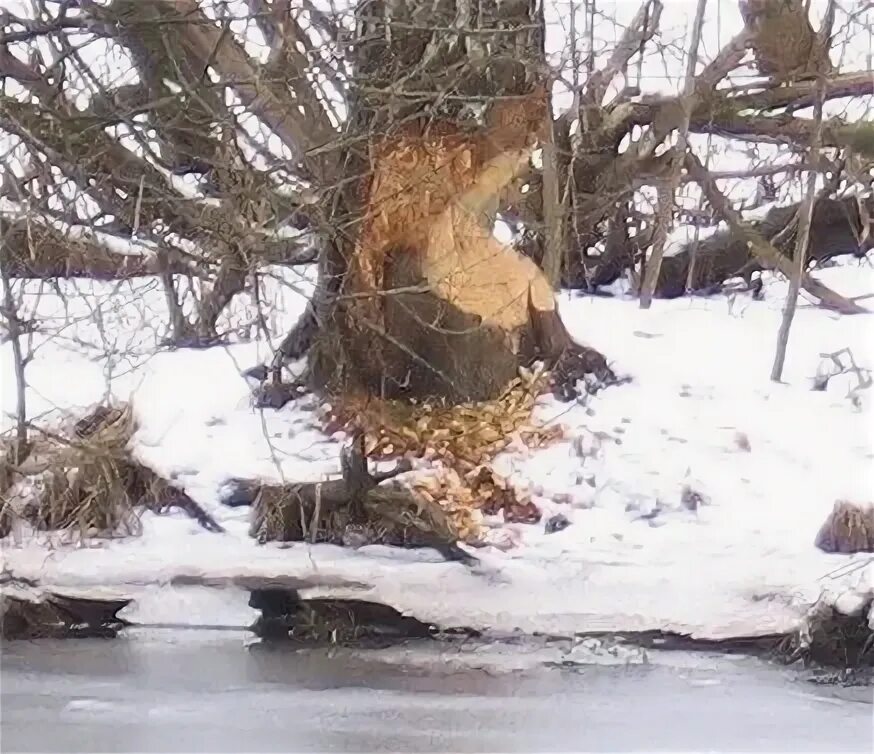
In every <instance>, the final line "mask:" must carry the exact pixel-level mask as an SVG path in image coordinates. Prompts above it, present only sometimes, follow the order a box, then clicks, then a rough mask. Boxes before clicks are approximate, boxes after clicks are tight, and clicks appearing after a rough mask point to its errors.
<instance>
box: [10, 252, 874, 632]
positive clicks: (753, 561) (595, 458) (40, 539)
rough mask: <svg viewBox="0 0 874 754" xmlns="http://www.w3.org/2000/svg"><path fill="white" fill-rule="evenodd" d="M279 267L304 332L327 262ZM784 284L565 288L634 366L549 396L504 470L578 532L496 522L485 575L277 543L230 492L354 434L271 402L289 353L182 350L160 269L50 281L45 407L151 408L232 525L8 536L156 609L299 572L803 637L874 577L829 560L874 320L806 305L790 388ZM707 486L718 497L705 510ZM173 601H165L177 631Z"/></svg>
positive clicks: (37, 356)
mask: <svg viewBox="0 0 874 754" xmlns="http://www.w3.org/2000/svg"><path fill="white" fill-rule="evenodd" d="M872 269H874V268H872V267H871V265H870V260H866V261H865V262H864V263H863V264H861V265H860V264H859V263H858V262H856V261H853V262H848V263H846V264H844V265H842V266H835V267H829V268H826V269H824V270H822V271H820V273H819V274H820V275H821V276H822V279H823V281H824V282H825V283H826V284H828V285H831V286H833V287H834V288H836V289H837V290H839V291H840V292H841V293H843V294H844V295H850V296H852V295H861V294H864V293H867V292H870V291H871V290H872V288H874V272H872ZM273 272H274V274H273V275H272V276H271V277H268V278H266V279H265V286H264V287H265V291H264V294H263V298H264V300H265V301H266V302H267V305H268V310H267V312H266V316H267V319H268V322H269V326H270V330H271V332H273V333H282V332H283V328H285V327H287V326H288V325H289V324H290V323H291V322H292V321H294V319H296V318H297V317H298V316H299V315H300V313H301V312H302V310H303V307H304V305H305V302H306V296H307V295H308V294H309V293H310V291H311V290H312V281H313V270H311V269H309V270H307V272H306V273H305V274H304V275H301V274H300V273H299V272H296V271H294V270H292V271H282V270H274V271H273ZM765 280H766V285H765V298H764V300H763V301H753V300H752V299H750V298H749V297H747V296H745V295H737V296H733V297H725V296H716V297H713V298H706V299H705V298H683V299H677V300H673V301H656V302H655V303H654V305H653V308H652V309H651V310H649V311H642V310H640V309H639V308H638V305H637V302H636V301H635V300H633V299H631V298H624V297H617V298H613V299H606V298H601V297H581V296H576V295H574V294H571V293H563V294H562V295H561V296H560V298H559V305H560V311H561V314H562V317H563V319H564V320H565V322H566V323H567V325H568V327H569V329H570V330H571V332H572V334H573V335H574V336H575V337H577V338H579V339H580V340H581V341H583V342H587V343H590V344H591V345H593V346H595V347H596V348H599V349H600V350H601V351H602V352H603V353H605V354H607V355H608V357H609V358H611V359H613V360H615V368H616V369H617V370H618V371H619V372H621V373H625V374H628V375H630V376H631V377H632V378H633V379H632V381H631V382H630V383H628V384H625V385H622V386H617V387H611V388H609V389H607V390H604V391H603V392H601V393H600V394H599V395H598V396H596V397H595V398H590V399H589V400H588V401H586V402H585V405H582V404H570V405H568V404H558V403H556V402H555V401H554V400H553V399H551V398H544V399H542V400H541V401H540V404H539V405H538V408H537V414H538V417H539V418H541V419H543V420H550V421H553V420H554V421H559V422H561V423H563V424H565V425H566V426H568V427H569V428H570V430H571V431H570V433H569V437H568V439H567V440H566V441H563V442H561V443H559V444H557V445H554V446H552V447H549V448H546V449H540V450H537V451H533V452H531V453H529V454H528V455H527V457H526V456H523V455H509V454H507V455H504V456H502V457H499V458H498V459H497V460H496V467H497V469H498V470H499V471H501V472H503V473H506V474H507V475H509V477H510V479H511V481H512V482H513V483H514V484H516V485H518V486H527V487H528V488H529V490H530V491H531V492H532V494H533V496H534V500H535V501H536V502H537V503H538V504H539V505H540V506H541V507H542V508H543V510H544V514H545V515H544V521H545V520H546V519H547V518H548V517H549V516H550V515H551V514H552V513H557V512H561V513H563V514H564V515H565V516H566V517H567V518H568V519H569V520H570V521H571V526H569V527H568V528H567V529H565V530H563V531H560V532H557V533H553V534H548V535H547V534H545V533H544V531H543V524H541V525H537V526H530V525H521V524H507V525H504V526H502V527H501V528H500V529H499V530H496V531H495V532H493V533H492V534H493V535H494V537H495V539H496V540H498V539H500V538H501V537H505V538H506V537H508V538H510V539H511V540H512V541H515V542H516V545H515V546H514V547H511V548H510V549H508V550H507V551H501V550H499V549H497V548H494V547H490V548H487V549H485V550H478V551H477V552H476V554H477V555H478V556H480V557H481V559H482V564H481V565H480V566H477V567H475V568H473V569H467V568H465V567H464V566H462V565H460V564H458V563H446V562H443V561H442V560H441V559H440V558H439V556H437V555H436V553H433V552H431V551H428V550H422V551H399V550H393V549H389V548H385V547H378V546H372V547H365V548H362V549H360V550H357V551H353V550H344V549H342V548H339V547H334V546H330V545H315V546H310V545H307V544H295V545H293V546H280V545H275V544H272V545H257V544H255V543H254V542H253V541H252V540H251V539H250V538H249V537H248V536H247V528H248V521H247V515H248V513H247V511H246V510H245V509H229V508H226V507H224V506H222V505H221V504H220V503H219V494H220V490H221V488H222V485H224V484H225V483H226V482H227V481H228V480H229V479H230V478H232V477H243V478H263V479H268V480H271V481H281V480H294V481H305V480H312V481H316V480H319V479H324V478H327V477H328V476H329V475H331V474H336V472H337V471H338V453H339V449H340V447H341V446H340V439H341V438H333V439H332V438H329V437H327V436H325V435H324V434H322V433H321V432H320V430H319V429H318V427H317V426H316V424H315V417H314V408H315V402H314V400H313V399H312V398H308V399H303V400H301V401H299V402H298V403H297V404H295V405H292V406H287V407H286V408H284V409H282V410H281V411H265V412H261V411H258V410H255V409H253V408H252V407H251V403H250V399H249V386H248V385H247V382H246V380H245V378H244V377H243V376H242V375H241V372H242V371H243V370H245V369H246V368H248V367H250V366H252V365H254V364H255V363H259V362H261V361H263V360H264V359H265V357H266V355H267V354H268V353H269V352H270V344H267V343H265V342H263V341H257V340H254V341H250V342H246V341H245V340H243V339H241V338H235V339H234V342H232V343H231V344H230V345H227V346H221V347H214V348H210V349H204V350H190V349H179V350H175V351H161V350H160V349H159V348H158V345H157V344H158V343H159V341H160V339H161V338H162V337H163V336H164V334H165V333H164V332H163V331H162V329H161V327H160V326H157V325H155V323H159V322H165V321H166V314H165V312H164V311H163V309H162V301H163V298H162V293H161V290H160V287H159V285H158V284H157V283H156V281H154V280H150V279H141V280H138V281H128V282H125V283H121V284H119V283H115V284H109V283H98V282H92V281H78V282H74V281H61V282H60V285H61V289H60V290H61V292H62V293H63V294H64V297H63V298H61V297H59V296H58V295H57V293H56V292H54V291H53V290H52V289H51V287H50V286H47V285H46V284H45V283H41V282H38V281H28V282H27V284H26V292H27V295H26V296H25V298H24V301H25V303H24V311H23V312H22V314H23V315H25V316H26V317H33V316H35V317H36V319H37V320H38V321H39V322H40V323H41V325H42V327H43V330H44V332H42V333H37V334H35V335H32V336H30V338H31V340H30V341H29V343H30V347H32V350H33V360H32V361H31V362H30V363H29V364H28V366H27V381H28V384H29V389H28V391H27V398H28V410H29V416H31V417H33V418H34V419H37V418H39V419H41V420H42V421H48V420H50V419H54V418H57V417H58V416H59V415H61V414H63V412H64V411H70V410H72V411H77V410H78V411H81V410H83V409H84V408H87V407H88V406H89V405H90V404H92V403H93V402H96V401H99V400H102V399H103V397H104V396H105V395H106V394H111V395H113V396H115V397H117V398H120V399H128V398H129V399H131V400H132V402H133V406H134V410H135V413H136V416H137V419H138V421H139V423H140V429H139V431H138V433H137V435H136V436H135V448H134V449H135V452H136V454H137V456H138V457H139V458H140V459H141V460H142V461H143V462H145V463H147V464H148V465H150V466H152V467H153V468H154V469H155V470H156V471H158V472H160V473H161V474H164V475H166V476H168V477H172V478H175V479H177V480H178V481H179V482H180V483H181V484H182V485H183V486H184V487H185V489H186V491H187V492H188V493H189V494H190V495H191V496H192V497H193V498H194V499H195V500H197V501H198V502H199V503H201V504H202V505H203V506H204V507H205V508H206V509H207V510H209V511H210V512H211V513H212V514H213V515H214V516H215V517H216V518H217V519H218V520H220V521H221V522H222V523H223V525H224V526H225V527H226V529H227V533H225V534H211V533H208V532H206V531H204V530H202V529H200V528H199V526H198V525H197V524H196V523H195V522H193V521H191V520H190V519H188V518H186V517H185V516H184V514H181V513H174V514H170V515H165V516H155V515H153V514H150V513H146V514H144V515H143V534H142V536H140V537H138V538H130V539H127V540H112V541H109V540H98V541H92V542H88V543H86V544H82V543H78V544H73V543H64V542H61V541H59V539H58V537H57V536H54V537H52V539H51V541H48V540H47V538H46V535H39V536H34V535H22V534H21V533H20V532H18V533H16V535H15V536H12V537H11V538H10V539H9V540H7V541H6V542H5V543H4V548H3V552H2V556H3V559H4V561H5V565H6V566H7V567H9V568H10V569H12V571H13V572H14V573H16V574H17V575H20V576H24V577H29V578H35V579H38V580H39V581H40V582H41V583H42V584H43V585H45V586H47V587H53V588H66V589H92V590H93V589H96V588H98V587H99V588H103V589H106V588H115V589H117V590H120V591H122V592H125V593H127V594H138V595H142V596H143V598H144V599H145V598H146V596H147V595H151V596H150V597H149V598H148V599H147V600H146V602H147V604H149V605H152V606H155V605H159V604H161V603H162V600H161V599H160V598H157V597H156V596H155V595H156V594H160V593H161V592H158V591H156V590H157V589H158V587H161V586H163V588H169V587H170V586H172V585H177V586H178V585H179V584H187V583H192V582H194V583H197V582H206V583H208V584H211V585H215V586H218V585H225V586H228V587H234V588H235V589H239V588H240V586H241V584H244V583H248V584H251V583H252V581H251V580H252V579H258V578H276V577H286V578H288V579H291V582H292V583H294V584H296V585H298V586H307V587H311V588H312V589H311V591H310V592H308V593H310V594H313V595H316V594H319V595H324V594H332V595H336V596H347V597H349V596H352V597H356V598H360V599H370V600H376V601H380V602H384V603H387V604H390V605H393V606H394V607H396V608H398V609H400V610H402V611H404V612H406V613H409V614H413V615H415V616H416V617H418V618H420V619H423V620H431V621H434V622H436V623H439V624H441V625H447V626H448V625H467V626H475V627H479V628H486V627H488V628H492V629H494V630H506V631H510V630H514V629H517V628H518V629H524V630H528V631H544V632H551V633H561V634H569V633H572V632H574V631H594V630H604V631H610V630H649V629H662V630H675V631H684V632H689V633H693V634H695V635H700V636H708V637H724V636H733V635H741V634H755V633H761V632H770V631H782V630H788V629H790V628H792V627H794V626H796V625H797V624H798V621H799V620H800V619H801V617H802V616H803V615H804V613H805V611H806V610H807V609H808V608H809V606H810V605H811V604H812V603H814V602H815V601H816V600H817V598H818V597H820V596H821V595H825V596H826V598H827V599H830V600H831V601H832V602H833V603H835V604H837V605H838V606H839V607H840V608H841V609H847V610H857V609H859V607H860V606H861V605H862V603H863V601H864V597H865V595H867V594H868V593H869V592H871V591H872V587H874V566H872V565H869V564H868V562H867V558H866V557H865V556H855V557H848V556H836V555H826V554H824V553H821V552H820V551H818V550H817V549H816V548H815V547H814V546H813V539H814V537H815V535H816V532H817V530H818V528H819V526H820V525H821V523H822V522H823V521H824V520H825V518H826V516H827V515H828V513H829V511H830V510H831V508H832V505H833V504H834V501H835V500H836V499H838V498H846V499H849V500H856V501H859V502H863V501H866V500H869V499H870V494H871V489H872V464H871V458H872V447H874V443H872V435H871V431H872V430H871V427H872V426H874V425H872V424H871V421H870V416H869V413H870V408H869V405H870V397H869V396H868V395H867V393H869V392H870V391H866V390H858V389H857V387H856V380H855V378H854V377H853V376H852V375H838V376H836V377H834V378H833V379H832V380H831V381H830V383H829V386H828V389H827V390H826V391H821V392H820V391H812V390H811V385H812V380H813V378H814V377H815V376H816V374H817V372H818V371H820V372H821V371H822V362H823V357H822V354H829V353H832V352H835V351H838V350H840V349H842V348H850V349H851V351H852V353H853V355H854V357H855V359H856V362H857V363H858V364H859V365H860V366H862V367H865V368H871V366H872V363H874V358H872V356H874V354H872V345H874V337H872V335H874V318H872V317H869V316H865V315H863V316H856V317H841V316H839V315H837V314H834V313H831V312H828V311H825V310H822V309H818V308H816V307H814V306H812V305H810V304H807V303H802V306H801V308H800V309H799V311H798V313H797V315H796V321H795V325H794V329H793V335H792V338H791V341H790V345H789V353H788V359H787V364H786V370H785V373H784V383H783V384H774V383H772V382H770V380H769V372H770V365H771V360H772V358H773V349H774V344H775V339H776V333H777V328H778V325H779V319H780V307H781V305H782V301H783V296H784V293H785V287H786V286H785V284H784V283H782V282H780V281H778V280H777V279H775V278H773V277H766V278H765ZM188 305H190V302H189V304H188ZM95 313H99V316H95ZM253 319H254V317H253V305H252V302H251V301H250V300H249V298H248V296H246V295H242V296H240V297H238V300H236V301H235V302H234V303H233V304H232V306H231V307H230V310H229V312H228V313H227V314H226V316H225V323H226V325H228V326H230V325H231V324H233V325H234V329H235V331H237V330H242V331H243V332H244V333H249V332H251V330H250V329H248V328H245V327H240V323H241V322H249V321H251V320H253ZM0 378H2V406H3V413H4V416H3V422H4V424H5V425H6V426H7V427H8V426H10V424H11V421H12V419H11V415H12V412H13V411H14V407H15V400H16V398H15V394H16V391H15V387H14V385H15V383H14V376H13V369H12V357H11V347H10V345H9V344H8V343H5V344H3V346H2V348H0ZM853 396H856V397H857V398H858V400H855V401H854V400H851V398H853ZM684 490H686V494H685V498H686V499H687V500H690V499H693V498H694V499H695V500H697V501H698V505H697V506H687V505H685V504H684V502H683V499H684ZM247 579H248V580H249V581H246V580H247ZM240 599H242V597H240ZM169 604H170V605H173V604H184V603H178V601H177V602H175V603H174V602H173V601H172V600H171V601H170V603H169ZM241 609H243V606H242V605H238V606H236V607H235V608H234V609H233V610H229V609H227V607H226V605H225V603H223V602H222V601H221V600H217V601H216V602H215V604H212V605H211V607H209V608H208V609H207V610H206V611H205V612H206V613H207V615H206V616H200V618H199V619H203V620H206V621H209V620H212V621H214V622H218V623H226V622H228V620H227V618H228V615H229V614H231V615H238V614H239V613H240V610H241ZM180 610H182V607H180ZM168 611H171V609H170V608H169V607H168V606H167V605H166V604H165V605H164V606H163V608H161V609H159V610H158V612H159V613H160V614H161V615H162V616H163V617H162V619H163V620H166V619H167V618H166V614H167V612H168ZM146 613H147V614H149V613H150V611H149V610H146Z"/></svg>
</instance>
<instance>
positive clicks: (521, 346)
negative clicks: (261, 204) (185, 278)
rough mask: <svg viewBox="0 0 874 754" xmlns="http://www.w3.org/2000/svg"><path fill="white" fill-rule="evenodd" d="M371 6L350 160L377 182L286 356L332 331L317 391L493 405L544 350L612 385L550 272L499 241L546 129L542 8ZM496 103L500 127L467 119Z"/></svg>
mask: <svg viewBox="0 0 874 754" xmlns="http://www.w3.org/2000/svg"><path fill="white" fill-rule="evenodd" d="M358 15H359V29H358V33H359V44H358V45H357V47H356V54H355V58H354V61H353V62H354V66H355V76H354V87H355V88H354V90H353V96H352V116H351V119H350V128H349V129H348V131H347V134H346V143H347V144H349V145H350V146H349V147H348V150H347V153H346V156H345V161H344V165H345V171H346V173H347V175H350V176H358V175H360V176H362V178H361V180H360V182H359V185H358V187H357V191H356V189H355V188H353V189H348V188H347V189H344V190H342V191H341V192H340V193H338V195H336V196H335V197H334V208H335V210H334V214H333V217H332V218H331V226H332V231H333V232H332V243H331V245H330V249H329V251H328V254H327V256H326V259H325V260H323V269H322V275H321V278H322V280H321V281H320V287H321V292H322V294H327V295H322V296H320V298H321V299H322V300H321V301H317V302H316V304H315V305H314V306H313V307H312V309H311V310H310V312H309V315H308V317H307V319H306V320H305V321H304V323H302V325H301V328H300V329H298V330H297V332H296V333H292V335H291V337H290V338H288V339H286V343H285V344H284V345H285V346H286V348H284V349H282V350H284V351H285V356H291V357H294V356H296V355H300V353H301V351H302V350H303V347H304V346H305V345H306V338H305V337H304V338H300V339H299V340H297V341H295V340H294V338H299V336H301V334H302V333H303V332H304V328H305V327H307V326H309V327H311V328H314V327H315V326H316V325H318V326H319V333H318V336H317V338H316V342H315V345H314V347H313V348H312V350H311V356H310V367H311V375H312V378H313V381H314V384H315V385H316V386H317V387H320V388H327V389H328V390H329V391H331V392H335V391H336V392H348V391H353V392H358V391H363V392H365V393H366V394H369V395H375V396H380V397H384V398H395V397H407V398H435V397H436V398H443V399H447V400H449V401H452V402H459V401H465V400H484V399H488V398H492V397H495V396H496V395H498V394H500V392H501V391H502V390H503V389H504V388H505V387H506V386H507V384H508V383H509V382H510V381H511V380H512V379H514V378H515V377H516V376H517V374H518V368H519V366H520V365H522V364H525V363H530V361H531V360H533V359H534V358H538V357H541V358H547V359H551V360H557V359H559V357H561V356H564V358H565V359H566V360H568V359H570V360H571V361H573V362H574V363H575V364H577V366H579V365H581V364H585V365H586V368H588V366H595V367H596V368H597V371H598V373H599V376H600V377H601V378H604V379H610V378H612V373H611V372H610V370H609V368H608V367H607V364H606V362H605V361H604V359H603V357H601V356H600V354H597V353H595V352H591V351H589V350H588V349H583V348H581V347H580V346H578V345H576V344H574V343H573V342H572V341H571V339H570V337H569V336H568V334H567V331H566V330H565V329H564V326H563V325H562V323H561V320H560V319H559V317H558V313H557V310H556V307H555V300H554V297H553V292H552V289H551V287H550V285H549V283H548V282H547V280H546V278H545V276H544V275H543V273H542V272H541V270H540V269H539V268H538V267H537V266H536V265H535V264H534V263H533V262H532V261H531V260H530V259H528V258H526V257H524V256H523V255H522V254H520V253H518V252H517V251H516V250H514V249H512V248H509V247H504V246H503V245H501V244H500V243H498V242H497V241H496V240H495V239H494V238H493V236H492V227H493V221H494V217H495V210H496V208H497V206H498V204H499V202H500V200H501V197H502V196H503V195H505V193H506V191H507V189H508V188H509V187H510V186H511V184H512V183H513V182H514V181H515V180H517V179H518V178H519V176H520V175H521V174H523V173H524V172H526V171H527V169H528V167H529V158H530V156H531V153H532V151H533V149H534V147H535V144H536V141H537V140H538V139H539V138H540V137H541V135H542V134H543V133H544V132H545V128H546V125H547V120H546V118H547V114H546V113H547V108H546V104H547V95H546V89H545V87H544V86H543V77H542V75H541V74H540V71H542V70H543V66H542V64H541V52H540V50H541V49H542V46H541V44H540V39H541V36H540V35H541V34H542V29H541V27H540V26H539V25H538V24H537V22H536V21H535V19H536V14H535V11H534V8H533V4H532V6H531V7H529V6H528V5H527V4H524V3H520V4H518V5H517V6H513V7H512V8H511V7H508V6H507V4H505V3H504V4H501V5H500V6H498V5H496V4H491V3H483V4H481V5H480V6H479V7H478V9H476V10H473V9H471V8H470V7H468V6H467V5H465V4H463V3H462V2H457V3H453V2H451V1H449V0H447V1H446V2H443V3H442V4H440V5H439V6H438V8H437V10H436V12H435V10H434V7H433V6H432V5H428V6H427V8H426V7H425V6H424V5H422V4H419V3H409V4H408V3H404V2H400V1H399V0H380V1H379V2H364V3H362V4H361V5H360V6H359V8H358ZM456 29H457V30H458V31H455V30H456ZM514 29H515V31H513V30H514ZM432 30H433V31H432ZM489 30H494V34H491V33H489ZM468 32H469V33H468ZM484 103H487V104H486V113H485V121H486V123H485V125H481V124H479V123H477V122H476V121H475V120H474V118H473V117H471V116H470V115H468V117H467V118H464V115H465V113H466V112H469V111H470V110H471V109H473V106H476V105H478V104H484ZM341 280H342V282H341ZM332 287H333V288H334V289H335V290H331V288H332ZM332 294H333V296H332V301H331V307H330V308H329V309H328V308H327V307H324V306H320V304H323V303H324V301H325V300H326V299H327V298H329V297H331V295H332ZM320 309H321V311H319V310H320ZM319 315H321V316H319ZM319 320H321V321H320V322H319ZM581 357H582V358H581ZM584 371H585V370H584Z"/></svg>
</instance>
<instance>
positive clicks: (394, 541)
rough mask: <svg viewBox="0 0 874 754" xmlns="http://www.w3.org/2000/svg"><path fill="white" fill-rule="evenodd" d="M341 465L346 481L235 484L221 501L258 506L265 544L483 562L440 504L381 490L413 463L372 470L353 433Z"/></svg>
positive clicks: (255, 514)
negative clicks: (383, 550) (464, 544)
mask: <svg viewBox="0 0 874 754" xmlns="http://www.w3.org/2000/svg"><path fill="white" fill-rule="evenodd" d="M340 460H341V470H342V476H341V478H339V479H332V480H329V481H325V482H300V483H293V484H280V485H271V484H260V483H258V482H253V481H246V480H234V481H233V482H232V483H231V485H230V489H229V491H228V493H227V494H226V495H225V496H224V497H223V499H222V502H223V503H225V504H226V505H231V506H241V505H247V504H248V505H251V506H252V518H251V525H250V528H249V535H250V536H251V537H253V538H255V539H257V540H258V541H259V542H261V543H264V542H271V541H278V542H303V541H309V542H313V543H315V542H322V543H331V544H337V545H343V546H347V547H361V546H363V545H367V544H383V545H389V546H395V547H413V548H418V547H428V548H432V549H435V550H437V551H438V552H439V553H440V554H441V555H443V556H444V557H445V558H446V559H447V560H458V561H461V562H463V563H465V564H468V565H470V564H472V563H475V562H478V560H477V558H475V557H473V556H472V555H470V554H468V553H467V552H465V551H464V550H463V549H461V548H460V547H459V546H458V535H457V532H456V531H455V527H454V526H453V524H452V522H451V520H450V518H449V517H448V516H447V515H446V513H445V512H444V511H443V509H442V508H441V507H440V505H439V503H437V502H432V501H430V500H427V499H426V498H424V497H423V496H421V495H419V494H417V493H416V492H415V491H413V490H410V489H407V488H404V487H399V486H381V485H382V483H383V482H385V481H388V480H390V479H392V478H394V477H396V476H398V475H399V474H403V473H405V472H407V471H409V470H410V468H411V467H410V464H409V462H408V461H406V460H402V461H400V462H399V463H398V464H397V465H396V466H395V468H394V469H392V470H390V471H386V472H382V473H371V472H370V471H369V469H368V466H367V456H366V453H365V449H364V433H363V432H357V433H356V434H355V435H354V436H353V439H352V442H351V443H350V445H349V446H347V447H346V448H344V449H343V452H342V453H341V459H340Z"/></svg>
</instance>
